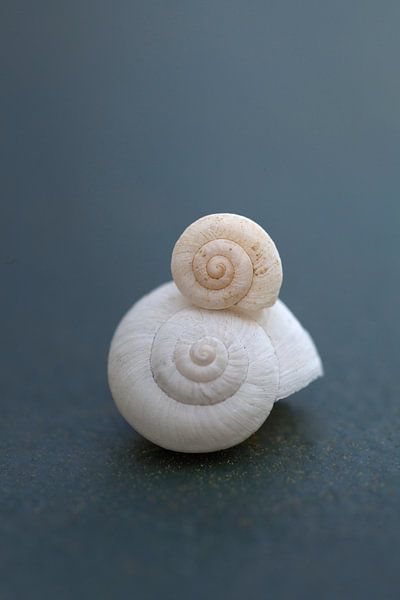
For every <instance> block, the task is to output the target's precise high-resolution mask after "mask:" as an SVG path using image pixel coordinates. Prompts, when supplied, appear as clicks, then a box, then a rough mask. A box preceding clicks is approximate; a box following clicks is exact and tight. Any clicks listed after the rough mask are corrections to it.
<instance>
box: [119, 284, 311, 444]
mask: <svg viewBox="0 0 400 600" xmlns="http://www.w3.org/2000/svg"><path fill="white" fill-rule="evenodd" d="M321 373H322V366H321V361H320V359H319V356H318V353H317V352H316V349H315V346H314V344H313V342H312V340H311V338H310V336H309V335H308V334H307V332H306V331H305V330H304V329H303V328H302V327H301V325H300V323H299V322H298V321H297V319H296V318H295V317H294V316H293V315H292V314H291V313H290V311H289V310H288V309H287V308H286V307H285V305H284V304H283V303H282V302H280V301H278V302H277V303H276V304H275V305H274V306H273V307H272V308H270V309H268V310H262V311H258V312H257V313H254V314H253V315H251V314H249V313H247V312H246V311H243V310H240V309H237V308H234V309H231V310H229V311H217V310H204V309H200V308H197V307H195V306H193V305H192V304H191V303H190V302H189V301H188V300H187V299H186V298H185V297H184V296H182V294H180V293H179V291H178V289H177V288H176V286H175V285H174V283H172V282H170V283H168V284H165V285H163V286H161V287H159V288H157V289H156V290H154V291H153V292H152V293H151V294H148V295H147V296H145V297H144V298H142V300H140V301H139V302H137V303H136V304H135V305H134V306H133V307H132V308H131V309H130V310H129V312H128V313H127V314H126V315H125V317H124V318H123V319H122V321H121V323H120V324H119V326H118V327H117V330H116V332H115V334H114V337H113V340H112V343H111V348H110V354H109V360H108V377H109V383H110V388H111V392H112V395H113V398H114V400H115V403H116V404H117V407H118V409H119V410H120V412H121V413H122V415H123V416H124V417H125V419H126V420H127V421H128V422H129V423H130V424H131V425H132V426H133V427H134V428H135V429H136V430H137V431H138V432H139V433H141V434H142V435H143V436H144V437H146V438H147V439H149V440H151V441H152V442H154V443H155V444H158V445H159V446H162V447H164V448H168V449H170V450H176V451H180V452H211V451H214V450H221V449H223V448H229V447H230V446H234V445H236V444H239V443H240V442H242V441H243V440H245V439H246V438H247V437H249V436H250V435H251V434H252V433H254V432H255V431H257V429H259V427H260V426H261V425H262V423H263V422H264V421H265V419H266V418H267V417H268V415H269V413H270V411H271V408H272V406H273V404H274V402H275V401H276V400H278V399H279V398H284V397H286V396H288V395H290V394H292V393H293V392H295V391H297V390H298V389H300V388H301V387H304V386H305V385H307V384H308V383H310V382H311V381H312V380H313V379H315V378H316V377H318V376H319V375H321Z"/></svg>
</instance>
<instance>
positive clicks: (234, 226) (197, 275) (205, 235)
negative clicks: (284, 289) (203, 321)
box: [171, 214, 282, 310]
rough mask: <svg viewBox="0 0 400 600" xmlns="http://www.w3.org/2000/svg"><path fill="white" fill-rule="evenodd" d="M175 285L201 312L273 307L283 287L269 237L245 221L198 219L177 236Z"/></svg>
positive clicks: (235, 217)
mask: <svg viewBox="0 0 400 600" xmlns="http://www.w3.org/2000/svg"><path fill="white" fill-rule="evenodd" d="M171 270H172V276H173V278H174V281H175V283H176V285H177V287H178V288H179V290H180V291H181V292H182V294H183V295H184V296H186V297H187V298H188V299H189V300H190V301H191V302H192V303H193V304H195V305H196V306H200V307H201V308H208V309H223V308H228V307H231V306H238V307H239V308H243V309H247V310H256V309H259V308H263V307H268V306H272V305H273V304H274V303H275V301H276V299H277V297H278V294H279V289H280V287H281V284H282V265H281V261H280V258H279V254H278V251H277V249H276V247H275V244H274V242H273V241H272V239H271V238H270V237H269V235H268V234H267V233H266V232H265V231H264V229H262V227H260V226H259V225H257V223H254V221H251V219H247V218H246V217H242V216H239V215H232V214H216V215H208V216H206V217H202V218H201V219H199V220H198V221H196V222H195V223H192V225H190V226H189V227H188V228H187V229H185V231H184V232H183V233H182V235H181V236H180V238H179V239H178V241H177V242H176V244H175V248H174V251H173V254H172V261H171Z"/></svg>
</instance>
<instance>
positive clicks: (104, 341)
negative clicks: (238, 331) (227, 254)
mask: <svg viewBox="0 0 400 600" xmlns="http://www.w3.org/2000/svg"><path fill="white" fill-rule="evenodd" d="M0 12H1V18H0V29H1V35H0V44H1V46H2V52H1V73H2V78H1V81H2V83H1V90H2V93H1V97H0V102H1V104H2V110H1V113H0V114H1V119H2V134H1V142H0V143H1V160H0V169H1V174H2V177H1V182H2V183H1V196H0V203H1V221H0V224H1V232H0V233H1V235H0V245H1V267H0V268H1V298H0V302H1V314H2V316H3V319H2V332H1V342H2V343H1V363H0V364H1V422H2V433H1V459H2V467H1V482H0V485H1V492H2V511H1V519H0V537H1V545H2V556H1V560H0V569H1V573H0V575H1V576H0V590H1V591H0V597H1V598H2V599H3V598H4V599H7V600H8V599H13V600H14V599H20V598H21V599H22V598H23V599H25V598H29V599H36V598H37V599H43V598H52V597H56V598H58V599H64V598H74V599H75V598H76V599H81V598H82V599H87V598H96V599H102V598H113V599H114V598H115V599H119V598H127V597H134V598H140V599H147V598H149V599H153V598H157V599H158V598H167V599H181V598H182V599H183V598H185V599H186V598H206V597H207V598H233V599H236V598H238V599H239V598H243V597H245V598H273V599H276V598H285V599H286V598H297V599H298V598H301V599H302V598H307V599H309V598H312V599H314V598H315V599H318V600H319V599H320V598H324V599H331V598H341V599H342V598H349V599H350V598H351V599H352V600H353V599H363V600H365V599H370V598H371V599H372V598H382V599H383V598H384V599H385V600H386V599H392V598H393V599H394V598H396V599H397V598H398V590H399V586H400V576H399V543H400V522H399V506H400V502H399V500H400V477H399V431H400V427H399V426H400V408H399V371H400V364H399V362H400V361H399V343H398V342H399V316H398V312H399V308H398V305H399V297H400V285H399V267H400V264H399V263H400V260H399V233H398V232H399V217H400V209H399V183H400V170H399V158H400V79H399V55H400V38H399V35H398V32H399V20H400V5H399V3H398V2H387V1H383V2H371V1H362V2H361V1H356V2H349V1H346V2H344V1H343V2H342V1H339V2H332V3H327V2H307V1H306V2H285V1H283V2H258V1H256V2H219V1H213V2H172V1H171V2H152V1H146V2H139V3H138V2H132V1H129V2H128V1H123V2H118V1H117V2H108V3H107V2H104V1H102V0H100V1H97V2H86V1H79V2H78V1H70V2H57V1H56V2H54V1H52V2H50V1H43V2H20V3H17V2H9V3H8V2H2V3H1V8H0ZM217 211H229V212H238V213H243V214H246V215H247V216H249V217H251V218H253V219H255V220H256V221H258V222H259V223H261V224H262V225H263V226H264V227H265V228H266V229H267V230H268V231H269V232H270V234H271V235H272V237H273V238H274V240H275V241H276V243H277V245H278V248H279V250H280V252H281V256H282V259H283V264H284V272H285V282H284V287H283V290H282V298H283V300H284V301H285V302H287V304H288V305H289V306H290V307H291V309H292V310H293V311H294V312H295V314H296V315H297V316H298V317H299V318H300V320H301V321H302V322H303V324H304V325H305V326H306V327H308V328H309V329H310V331H311V332H312V334H313V336H314V338H315V340H316V342H317V344H318V347H319V349H320V351H321V354H322V357H323V360H324V364H325V368H326V377H325V378H324V380H322V381H320V382H318V383H316V384H313V385H312V386H311V387H310V388H308V389H306V390H304V391H302V392H301V393H299V394H297V395H296V396H294V397H292V398H290V400H288V401H284V402H282V403H281V404H280V405H279V406H277V407H276V408H275V409H274V410H273V412H272V414H271V416H270V418H269V419H268V421H267V423H266V424H265V426H264V427H263V428H262V429H261V430H260V432H259V433H258V434H257V435H255V436H254V437H253V438H251V439H250V440H249V441H248V442H247V443H245V444H243V445H242V446H240V447H238V448H236V449H233V450H231V451H229V452H223V453H218V454H215V455H206V456H204V455H203V456H184V455H177V454H173V453H168V452H164V451H162V450H160V449H157V448H156V447H155V446H152V445H151V444H149V443H147V442H145V441H144V440H142V439H141V438H140V437H139V436H138V435H136V434H135V433H134V432H133V431H132V430H131V429H130V428H129V426H128V425H126V424H125V423H124V422H123V420H122V418H121V417H120V416H119V415H118V413H117V411H116V410H115V408H114V406H113V404H112V401H111V397H110V394H109V392H108V389H107V382H106V356H107V351H108V344H109V341H110V338H111V335H112V332H113V329H114V327H115V326H116V324H117V322H118V320H119V318H120V317H121V316H122V313H123V312H124V311H125V310H126V309H127V308H128V307H129V306H130V305H131V304H132V303H133V302H134V301H135V300H136V299H138V298H139V297H140V296H141V295H142V294H144V293H145V292H147V291H149V290H150V289H152V288H153V287H155V286H156V285H158V284H160V283H161V282H163V281H165V280H167V279H168V278H169V259H170V253H171V249H172V246H173V244H174V242H175V239H176V238H177V236H178V235H179V234H180V232H181V231H182V230H183V228H184V227H185V226H186V225H187V224H188V223H190V222H191V221H193V220H194V219H195V218H197V217H199V216H201V215H203V214H206V213H209V212H217Z"/></svg>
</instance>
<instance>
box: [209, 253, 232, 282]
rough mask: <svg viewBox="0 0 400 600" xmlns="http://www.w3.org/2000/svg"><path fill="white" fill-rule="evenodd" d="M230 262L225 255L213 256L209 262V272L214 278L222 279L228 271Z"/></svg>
mask: <svg viewBox="0 0 400 600" xmlns="http://www.w3.org/2000/svg"><path fill="white" fill-rule="evenodd" d="M228 264H229V263H228V260H227V259H226V258H225V256H213V257H212V258H210V260H209V261H208V263H207V267H206V268H207V273H208V274H209V276H210V277H212V278H213V279H221V277H223V276H224V275H225V273H226V270H227V265H228Z"/></svg>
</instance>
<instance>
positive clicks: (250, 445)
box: [114, 401, 313, 473]
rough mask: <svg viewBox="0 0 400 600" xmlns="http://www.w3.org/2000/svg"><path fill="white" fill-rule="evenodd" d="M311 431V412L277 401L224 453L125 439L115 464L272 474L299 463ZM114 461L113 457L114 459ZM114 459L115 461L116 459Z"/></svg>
mask: <svg viewBox="0 0 400 600" xmlns="http://www.w3.org/2000/svg"><path fill="white" fill-rule="evenodd" d="M312 447H313V432H312V417H311V413H310V412H309V411H307V410H306V409H304V408H299V407H298V406H296V405H293V404H291V403H289V402H282V401H280V402H279V403H277V405H276V406H274V408H273V410H272V411H271V414H270V416H269V417H268V419H267V420H266V422H265V423H264V424H263V426H262V427H261V428H260V429H259V430H258V431H257V432H256V433H255V434H253V435H252V436H251V437H250V438H248V439H247V440H246V441H244V442H243V443H242V444H240V445H238V446H235V447H233V448H230V449H227V450H220V451H218V452H211V453H202V454H184V453H180V452H173V451H170V450H164V449H163V448H160V447H158V446H156V445H154V444H152V443H151V442H149V441H147V440H146V439H144V438H142V437H141V436H139V435H136V436H135V437H134V438H133V439H132V437H131V436H130V437H129V439H128V440H127V439H125V441H124V444H123V446H121V445H119V447H118V449H116V452H117V453H118V458H119V462H122V464H123V465H125V468H129V465H133V464H136V465H141V466H142V467H143V468H145V469H146V470H148V469H151V468H155V469H157V470H158V471H160V470H161V471H164V472H170V473H171V472H182V471H192V470H198V469H199V468H202V469H206V468H207V467H211V466H213V468H215V467H218V466H220V467H223V468H225V469H229V466H231V467H233V466H234V467H235V468H238V467H239V466H242V467H247V469H249V468H250V470H251V468H255V466H256V465H260V463H262V464H263V466H264V468H265V469H268V467H270V468H271V469H273V470H274V471H275V470H276V468H278V467H279V466H280V467H281V468H285V464H284V463H286V461H287V460H290V462H291V464H292V461H293V460H296V461H298V460H301V457H305V456H306V455H307V454H309V453H310V452H311V451H312ZM114 458H117V457H114ZM118 458H117V460H118Z"/></svg>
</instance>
